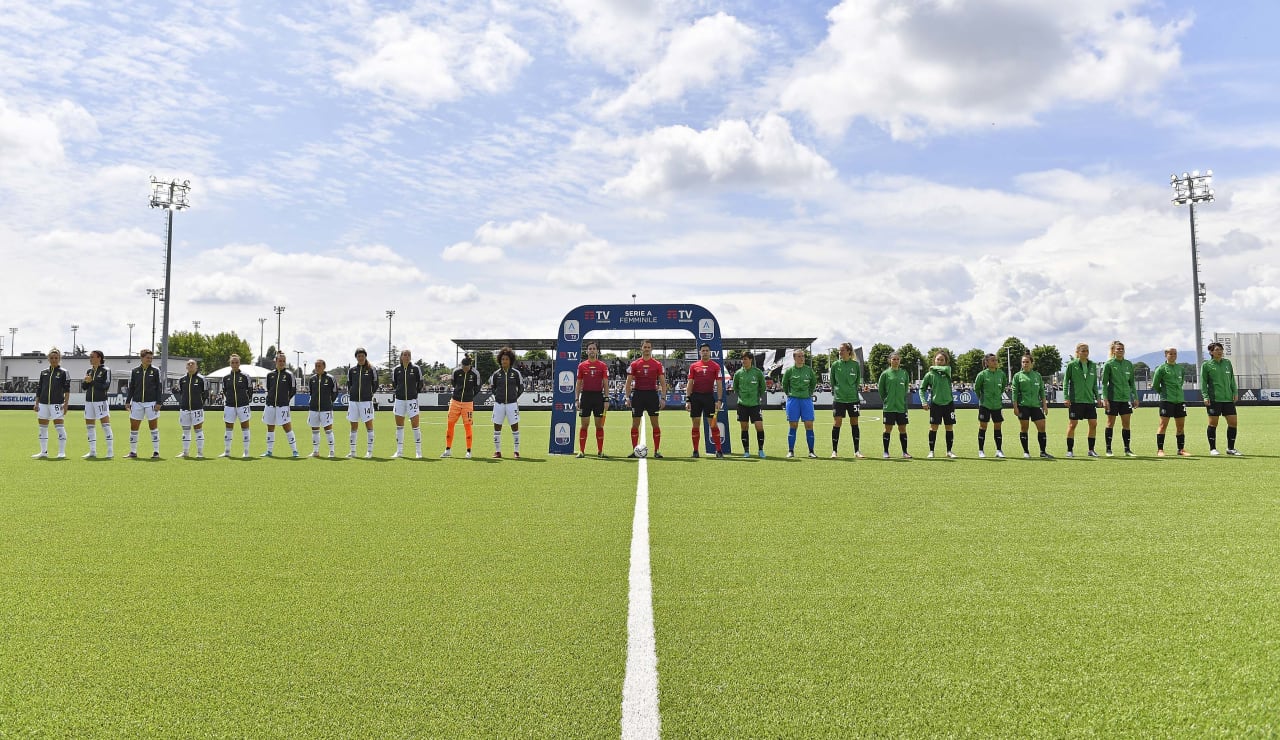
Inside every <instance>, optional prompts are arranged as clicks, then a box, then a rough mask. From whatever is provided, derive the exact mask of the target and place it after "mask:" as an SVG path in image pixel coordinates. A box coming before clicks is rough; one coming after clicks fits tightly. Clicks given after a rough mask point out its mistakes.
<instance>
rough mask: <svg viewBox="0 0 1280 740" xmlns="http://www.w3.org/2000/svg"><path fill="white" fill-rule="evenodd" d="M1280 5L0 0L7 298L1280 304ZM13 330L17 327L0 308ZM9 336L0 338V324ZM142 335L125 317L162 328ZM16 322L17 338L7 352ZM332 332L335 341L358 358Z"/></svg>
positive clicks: (64, 334)
mask: <svg viewBox="0 0 1280 740" xmlns="http://www.w3.org/2000/svg"><path fill="white" fill-rule="evenodd" d="M1277 27H1280V10H1277V7H1276V5H1275V4H1274V3H1266V2H1233V3H1187V2H1166V3H1155V2H1138V1H1134V0H1077V1H1076V2H1072V3H1061V2H1039V1H1032V0H895V1H892V2H891V1H890V0H845V1H844V2H840V3H832V2H827V3H796V2H788V3H781V2H754V3H752V2H707V1H697V0H691V1H687V2H686V1H682V0H663V1H660V2H645V1H644V0H558V1H555V2H530V3H526V2H520V1H519V0H505V1H502V2H448V1H442V2H421V3H369V2H332V3H326V4H315V5H303V4H299V5H288V6H280V5H277V4H274V3H252V2H239V1H238V0H210V1H208V2H204V3H201V4H200V5H199V6H198V7H190V8H189V7H183V6H182V4H178V5H173V4H161V3H147V2H91V3H90V2H57V1H54V2H40V3H35V2H25V0H9V2H6V3H5V4H4V5H3V7H0V69H4V70H6V74H4V75H0V244H3V249H4V257H5V265H6V273H7V274H6V278H7V279H6V289H5V291H4V293H3V296H0V310H2V311H3V314H4V322H5V326H17V327H19V334H18V346H19V348H20V349H21V350H24V351H25V350H32V349H47V348H48V347H49V346H51V345H55V344H56V345H59V346H63V347H65V346H68V345H69V344H70V331H69V326H70V325H71V324H72V323H76V324H79V325H80V326H81V327H82V328H81V330H80V334H79V338H80V339H81V342H82V343H84V344H86V345H88V346H91V347H101V348H103V349H105V350H107V351H108V352H118V351H123V349H124V348H125V344H126V341H127V328H126V324H127V323H128V322H130V321H132V322H135V323H137V324H138V328H136V329H135V333H134V337H135V341H134V345H135V349H136V348H137V347H138V346H139V337H145V336H146V335H147V334H148V333H149V328H150V321H149V315H148V314H149V311H150V301H149V299H148V298H147V297H146V295H145V289H146V288H147V287H154V286H158V285H161V284H162V261H161V258H162V255H163V238H164V231H163V226H164V223H163V217H162V215H161V213H160V212H159V211H152V210H150V209H148V208H147V205H146V204H147V196H148V185H147V181H148V178H149V177H150V176H151V175H156V176H158V177H161V178H164V179H168V178H173V177H177V178H179V179H189V180H190V181H191V183H192V186H193V190H192V194H191V201H192V208H191V209H190V210H189V211H186V212H183V213H181V214H179V216H178V217H177V223H176V227H175V233H176V243H175V257H174V267H175V274H176V279H175V283H174V289H173V297H172V298H173V305H172V308H173V321H174V326H175V327H179V328H189V327H190V325H191V323H190V322H191V321H192V320H199V321H201V327H202V330H204V331H210V330H212V331H218V330H224V329H227V330H234V331H237V332H239V333H240V334H242V335H244V336H247V337H250V338H252V339H253V340H254V341H252V342H251V343H252V344H253V345H254V347H255V350H256V347H257V342H256V338H257V335H258V331H257V329H258V326H257V321H256V319H257V318H258V317H259V316H270V315H271V314H270V307H271V306H272V305H273V304H277V303H279V304H283V305H286V306H287V307H288V309H287V311H286V313H285V316H284V332H283V333H284V345H285V347H286V348H287V349H290V350H294V349H301V350H303V351H304V352H305V358H307V359H314V358H315V357H317V356H323V355H328V356H329V357H330V358H331V361H333V360H332V358H335V357H336V358H345V357H346V356H348V355H349V354H350V351H351V348H352V347H354V346H356V345H358V344H367V345H369V346H371V347H377V346H380V345H381V343H383V342H385V341H386V340H385V337H386V329H387V326H386V320H385V318H384V314H383V312H384V310H385V309H395V310H396V311H397V316H396V319H395V322H394V325H393V331H394V334H395V340H396V343H397V344H398V345H402V346H407V347H412V348H414V349H415V351H416V354H417V355H418V356H426V357H429V358H433V359H436V358H438V359H451V358H452V357H453V351H452V347H451V345H450V344H449V341H448V340H449V338H451V337H462V336H466V337H477V336H481V337H482V336H493V337H503V336H550V335H551V334H552V333H553V332H554V330H555V327H556V324H557V321H558V319H559V318H560V317H561V316H562V315H563V314H564V312H565V311H566V310H567V309H568V308H571V307H572V306H574V305H577V304H579V303H586V302H622V303H627V302H630V296H631V294H632V293H636V294H638V295H639V298H640V300H641V301H642V302H643V301H649V302H695V303H701V304H703V305H706V306H707V307H708V308H710V309H711V310H712V311H713V312H715V313H716V314H717V315H718V316H719V317H720V319H721V322H722V323H723V325H724V331H725V332H726V333H727V334H730V335H778V336H795V335H809V336H817V337H818V338H819V339H818V346H819V348H825V347H828V346H834V345H835V344H837V343H839V342H840V341H844V340H849V341H852V342H854V344H862V345H870V344H871V343H874V342H877V341H885V342H888V343H890V344H894V345H897V344H901V343H903V342H907V341H910V342H913V343H915V344H917V345H918V346H923V347H927V346H932V345H939V344H940V345H946V346H950V347H953V348H954V349H956V350H958V351H963V350H966V349H968V348H970V347H992V346H995V345H998V344H999V342H1000V341H1001V340H1003V338H1004V337H1005V336H1008V335H1011V334H1013V335H1017V336H1019V337H1021V338H1022V339H1023V340H1024V341H1026V342H1028V343H1030V344H1040V343H1045V344H1056V345H1058V346H1060V347H1063V348H1065V347H1069V346H1073V345H1074V344H1075V343H1076V342H1077V341H1087V342H1090V343H1093V344H1095V345H1102V344H1105V343H1106V342H1108V341H1110V340H1111V339H1113V338H1120V339H1122V340H1124V341H1125V342H1126V343H1127V344H1128V345H1129V346H1130V347H1131V348H1133V349H1134V350H1135V352H1134V354H1139V353H1142V352H1146V351H1149V350H1152V349H1155V348H1158V347H1162V346H1166V345H1169V344H1176V345H1178V346H1180V347H1184V348H1189V347H1190V345H1191V334H1192V321H1191V297H1190V293H1191V291H1190V284H1191V277H1190V254H1189V239H1188V233H1187V231H1188V228H1187V222H1186V212H1185V209H1178V208H1175V207H1173V206H1172V205H1171V204H1170V203H1169V198H1170V191H1169V187H1168V176H1169V174H1170V173H1171V172H1175V171H1176V172H1181V171H1183V170H1191V169H1196V168H1200V169H1204V168H1210V167H1211V168H1213V169H1214V171H1215V182H1214V187H1215V189H1216V191H1217V193H1218V200H1217V202H1216V203H1214V204H1212V205H1208V206H1205V207H1203V208H1202V209H1201V210H1200V216H1201V219H1200V227H1201V229H1200V235H1201V240H1202V247H1203V249H1202V260H1203V270H1202V280H1203V281H1204V282H1205V283H1206V284H1207V285H1208V288H1209V299H1208V302H1207V304H1206V306H1205V328H1206V331H1207V332H1212V331H1215V330H1217V331H1277V330H1280V318H1278V317H1280V311H1277V309H1280V264H1278V263H1277V259H1276V257H1277V236H1276V235H1277V234H1280V215H1277V213H1278V211H1277V208H1276V206H1275V204H1276V202H1277V200H1278V198H1277V196H1278V195H1280V165H1278V164H1277V158H1276V153H1277V151H1278V150H1280V126H1277V124H1276V123H1275V121H1277V120H1280V116H1277V108H1278V107H1280V105H1278V104H1280V86H1277V85H1276V84H1275V82H1274V80H1275V79H1277V77H1280V62H1278V58H1280V56H1278V55H1277V52H1275V51H1274V48H1273V41H1272V39H1270V38H1268V36H1267V34H1268V33H1269V32H1271V31H1274V29H1275V28H1277ZM0 328H2V327H0ZM5 338H6V340H7V338H8V337H7V336H6V337H5ZM144 341H145V340H144ZM7 351H8V347H7V342H6V352H7ZM340 361H341V360H340Z"/></svg>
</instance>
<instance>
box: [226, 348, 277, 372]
mask: <svg viewBox="0 0 1280 740" xmlns="http://www.w3.org/2000/svg"><path fill="white" fill-rule="evenodd" d="M241 359H242V360H243V359H244V358H241ZM275 363H276V346H275V345H274V344H273V345H271V346H270V347H267V353H266V354H265V355H263V356H262V357H260V358H258V367H265V368H267V369H271V368H273V367H275V366H276V364H275ZM215 369H217V368H215Z"/></svg>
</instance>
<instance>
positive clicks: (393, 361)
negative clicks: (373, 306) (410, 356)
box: [387, 309, 396, 370]
mask: <svg viewBox="0 0 1280 740" xmlns="http://www.w3.org/2000/svg"><path fill="white" fill-rule="evenodd" d="M395 315H396V312H395V311H393V310H391V309H387V370H391V369H392V368H394V367H395V366H396V358H395V357H393V356H392V354H391V319H392V317H393V316H395Z"/></svg>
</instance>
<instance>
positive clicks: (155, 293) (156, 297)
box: [147, 288, 164, 352]
mask: <svg viewBox="0 0 1280 740" xmlns="http://www.w3.org/2000/svg"><path fill="white" fill-rule="evenodd" d="M147 295H149V296H151V351H153V352H154V351H155V349H156V301H162V300H164V288H147Z"/></svg>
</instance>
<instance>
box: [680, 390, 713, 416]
mask: <svg viewBox="0 0 1280 740" xmlns="http://www.w3.org/2000/svg"><path fill="white" fill-rule="evenodd" d="M686 400H687V402H688V403H689V418H691V419H698V418H704V417H708V416H715V415H716V394H714V393H690V394H689V398H688V399H686Z"/></svg>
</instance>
